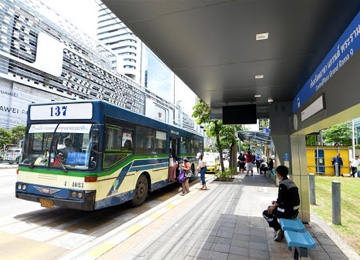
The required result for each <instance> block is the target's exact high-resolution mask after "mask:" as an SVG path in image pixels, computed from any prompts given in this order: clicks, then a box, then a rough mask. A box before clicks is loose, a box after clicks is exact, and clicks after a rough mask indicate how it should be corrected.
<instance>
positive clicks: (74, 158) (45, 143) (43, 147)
mask: <svg viewBox="0 0 360 260" xmlns="http://www.w3.org/2000/svg"><path fill="white" fill-rule="evenodd" d="M98 154H99V151H98V129H97V125H92V124H85V123H84V124H79V123H77V124H32V125H30V126H29V132H28V134H27V136H26V139H25V143H24V153H23V157H22V158H23V159H22V162H21V164H23V165H28V166H29V167H30V168H32V167H35V166H45V167H55V168H59V167H61V168H62V169H63V170H64V169H80V170H81V169H82V170H88V169H92V168H95V166H96V164H97V161H98Z"/></svg>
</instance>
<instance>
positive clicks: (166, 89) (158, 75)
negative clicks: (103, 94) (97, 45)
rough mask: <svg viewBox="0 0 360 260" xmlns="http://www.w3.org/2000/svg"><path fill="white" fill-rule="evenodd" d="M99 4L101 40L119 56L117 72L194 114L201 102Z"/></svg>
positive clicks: (116, 62) (116, 63)
mask: <svg viewBox="0 0 360 260" xmlns="http://www.w3.org/2000/svg"><path fill="white" fill-rule="evenodd" d="M96 3H97V4H98V6H99V13H98V28H97V39H98V41H99V42H101V43H103V45H104V46H106V47H108V48H109V49H111V50H112V51H113V52H114V53H115V54H116V56H117V57H116V58H115V57H114V58H113V61H112V64H113V66H114V67H113V69H114V70H117V71H120V72H121V73H123V74H124V75H126V76H128V77H130V78H131V79H133V80H134V81H135V82H137V83H138V84H140V85H142V86H144V87H145V88H146V89H148V90H149V91H151V92H153V93H155V94H156V95H158V96H161V97H162V98H164V99H166V100H168V101H169V102H171V103H173V104H176V103H179V104H181V105H182V106H183V109H184V111H186V113H188V114H190V113H191V111H192V107H193V106H194V105H195V104H196V102H197V96H196V95H195V94H194V93H193V91H192V90H190V89H189V88H188V87H187V86H186V84H184V83H183V82H182V81H181V80H180V79H179V78H178V77H177V76H176V75H175V74H174V73H173V72H172V71H171V70H170V69H169V68H168V67H167V66H166V65H165V64H164V63H163V62H162V61H161V60H160V59H159V58H158V57H157V56H156V55H155V54H154V53H153V52H152V51H151V50H150V49H149V48H148V47H147V46H146V45H145V44H144V43H143V42H142V41H141V40H140V39H139V38H138V37H137V36H136V35H135V34H134V33H133V32H132V31H131V30H130V29H129V28H128V27H127V26H126V25H125V24H124V23H123V22H122V21H121V20H120V19H119V18H118V17H116V16H115V15H114V14H113V13H112V12H111V11H110V10H109V9H108V8H107V7H106V6H105V5H104V4H103V3H102V2H101V1H100V0H96ZM116 65H117V66H118V68H115V66H116ZM184 92H186V97H183V95H184ZM179 101H181V102H179Z"/></svg>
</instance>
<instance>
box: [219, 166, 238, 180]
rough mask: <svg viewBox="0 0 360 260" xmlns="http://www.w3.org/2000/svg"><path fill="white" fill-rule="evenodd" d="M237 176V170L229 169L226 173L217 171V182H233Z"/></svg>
mask: <svg viewBox="0 0 360 260" xmlns="http://www.w3.org/2000/svg"><path fill="white" fill-rule="evenodd" d="M235 174H236V168H229V169H226V170H225V171H217V172H216V173H215V177H216V180H218V181H233V180H234V175H235Z"/></svg>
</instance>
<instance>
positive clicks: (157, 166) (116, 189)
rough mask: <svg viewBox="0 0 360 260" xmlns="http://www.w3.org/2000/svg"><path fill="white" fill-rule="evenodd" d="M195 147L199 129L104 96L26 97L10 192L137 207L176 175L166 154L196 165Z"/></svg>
mask: <svg viewBox="0 0 360 260" xmlns="http://www.w3.org/2000/svg"><path fill="white" fill-rule="evenodd" d="M69 144H70V145H71V147H68V145H69ZM70 148H71V149H70ZM201 151H203V136H201V135H200V134H197V133H195V132H191V131H187V130H184V129H181V128H178V127H174V126H171V125H169V124H166V123H163V122H160V121H158V120H155V119H151V118H149V117H145V116H143V115H140V114H136V113H133V112H131V111H128V110H125V109H122V108H120V107H117V106H115V105H112V104H110V103H108V102H105V101H99V100H95V101H94V100H92V101H68V102H52V103H41V104H30V105H29V110H28V120H27V127H26V135H25V141H24V148H23V154H22V159H21V160H20V163H19V167H18V175H17V182H16V197H17V198H19V199H24V200H29V201H35V202H39V203H40V204H41V206H44V207H49V208H52V207H54V206H61V207H66V208H73V209H80V210H87V211H92V210H98V209H101V208H106V207H110V206H114V205H119V204H122V203H124V202H127V201H129V202H131V203H132V204H133V205H134V206H138V205H141V204H143V203H144V201H145V200H146V197H147V195H148V193H149V192H152V191H154V190H156V189H160V188H162V187H164V186H167V185H169V184H171V183H173V182H174V180H170V179H169V172H170V171H169V167H170V163H169V162H170V160H169V159H170V157H171V156H172V157H174V158H177V159H178V160H181V159H182V158H183V157H188V158H189V159H190V161H191V164H192V170H193V172H195V169H196V163H197V162H196V159H195V156H196V154H197V153H198V152H201ZM175 181H176V180H175Z"/></svg>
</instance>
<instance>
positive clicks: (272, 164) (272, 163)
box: [268, 155, 275, 176]
mask: <svg viewBox="0 0 360 260" xmlns="http://www.w3.org/2000/svg"><path fill="white" fill-rule="evenodd" d="M274 159H275V156H274V155H271V156H270V160H269V162H268V168H269V169H268V171H269V172H270V174H271V176H275V173H274Z"/></svg>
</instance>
